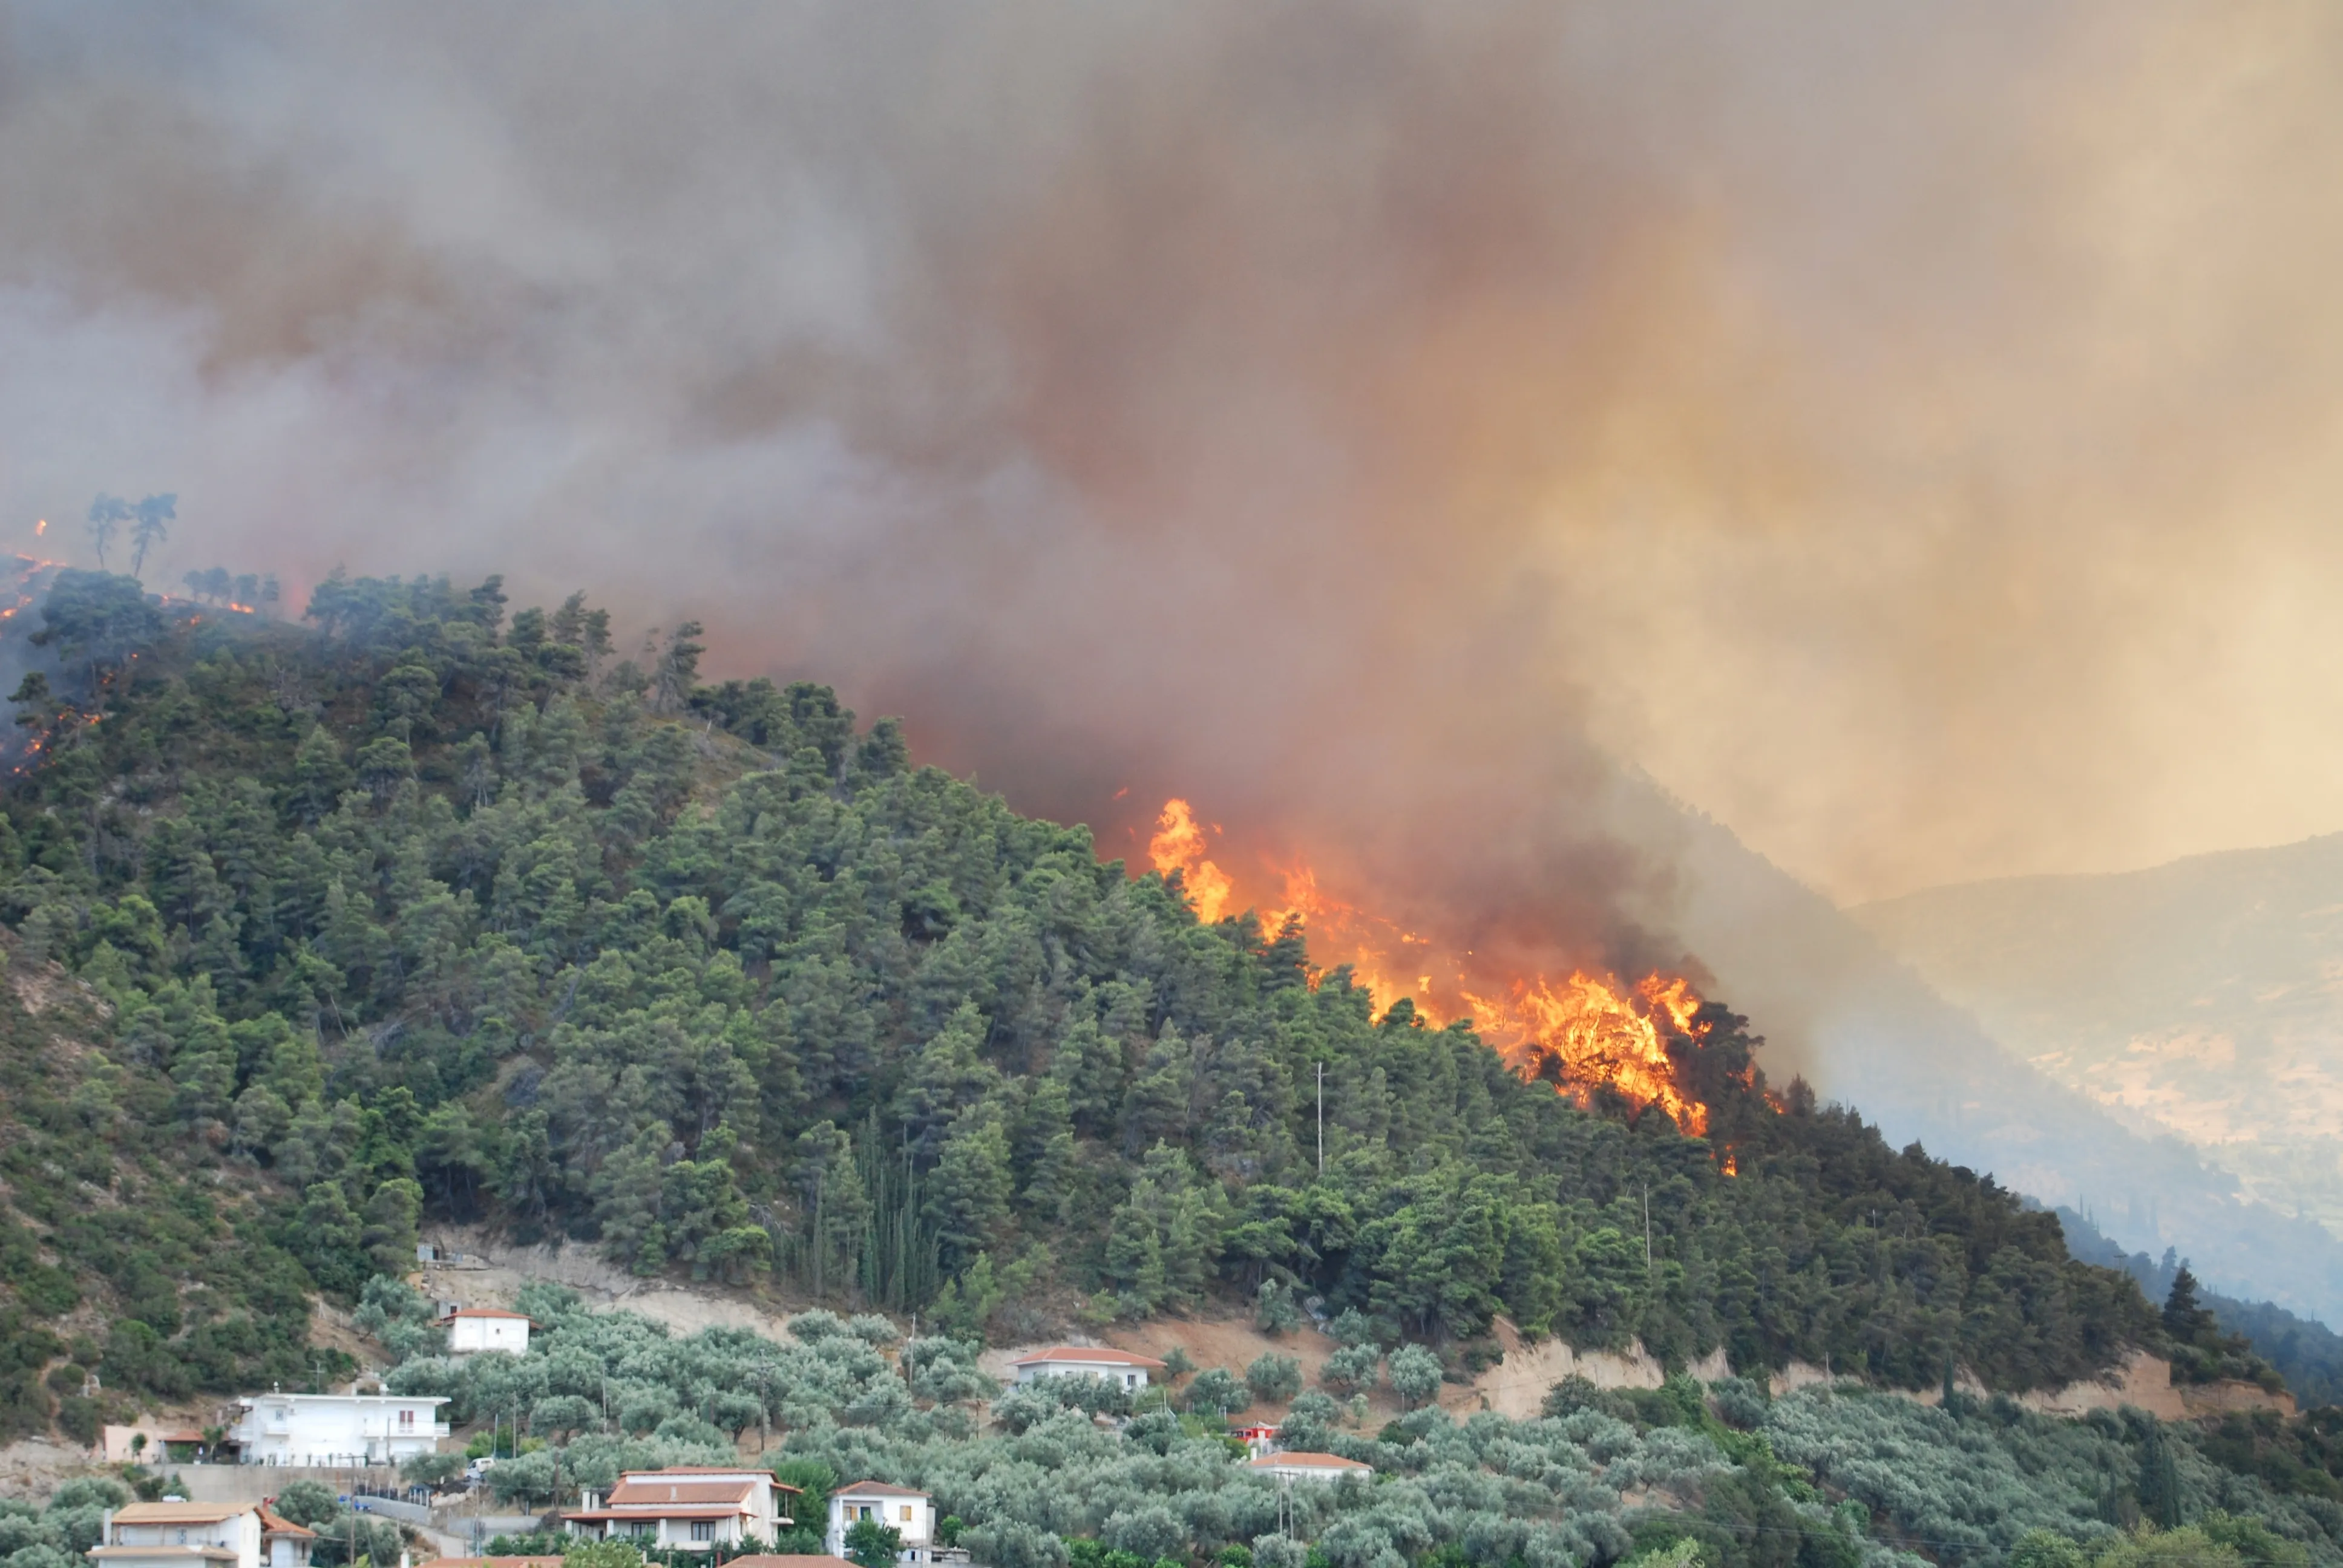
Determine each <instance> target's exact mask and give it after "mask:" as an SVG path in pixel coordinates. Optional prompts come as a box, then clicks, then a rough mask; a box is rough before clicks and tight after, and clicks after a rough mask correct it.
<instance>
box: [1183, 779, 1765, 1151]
mask: <svg viewBox="0 0 2343 1568" xmlns="http://www.w3.org/2000/svg"><path fill="white" fill-rule="evenodd" d="M1216 830H1217V829H1216ZM1147 849H1148V858H1149V859H1150V861H1151V863H1152V864H1153V865H1154V868H1155V869H1156V870H1158V871H1160V872H1161V873H1163V874H1164V875H1165V876H1167V877H1168V876H1170V875H1172V873H1173V872H1177V873H1179V876H1180V879H1181V884H1182V888H1183V889H1184V890H1186V892H1187V895H1188V898H1189V900H1190V902H1191V903H1192V904H1193V905H1194V907H1195V910H1196V913H1197V916H1198V917H1199V918H1200V919H1202V920H1205V921H1207V922H1211V921H1216V920H1221V919H1222V918H1223V917H1224V916H1226V915H1228V914H1231V913H1233V912H1234V911H1235V910H1239V909H1242V908H1243V907H1245V906H1244V905H1243V904H1242V903H1241V902H1240V901H1239V890H1238V887H1237V880H1236V879H1235V878H1234V877H1233V876H1232V875H1231V874H1230V873H1229V872H1228V871H1227V870H1225V869H1222V867H1221V866H1219V865H1218V864H1216V863H1215V862H1214V861H1213V860H1212V855H1211V843H1210V839H1209V838H1208V835H1207V833H1206V831H1205V829H1204V827H1203V825H1202V823H1200V822H1199V821H1198V820H1197V819H1196V814H1195V811H1194V809H1193V808H1192V807H1191V806H1190V805H1189V803H1188V802H1187V801H1185V800H1182V799H1172V800H1168V801H1166V802H1165V803H1164V806H1163V810H1162V813H1161V816H1159V817H1158V818H1157V819H1156V830H1155V834H1154V836H1153V837H1152V838H1151V839H1149V840H1148V845H1147ZM1268 870H1269V873H1270V875H1271V876H1272V878H1273V879H1275V881H1276V882H1277V883H1278V884H1279V896H1278V897H1275V898H1264V899H1262V900H1257V901H1256V902H1255V904H1254V906H1253V907H1255V908H1257V909H1258V910H1259V911H1260V920H1261V924H1262V930H1264V931H1266V932H1269V933H1271V934H1272V935H1273V934H1275V933H1277V932H1278V931H1280V930H1283V929H1284V927H1285V924H1286V922H1287V921H1289V920H1300V921H1301V922H1302V925H1303V926H1304V927H1305V929H1307V930H1308V931H1309V933H1310V945H1311V950H1312V953H1313V954H1314V955H1316V957H1317V958H1318V960H1319V961H1320V962H1321V963H1322V964H1325V965H1327V966H1328V967H1330V968H1331V967H1333V966H1336V965H1342V964H1347V965H1348V966H1349V967H1350V969H1351V971H1352V974H1353V978H1354V979H1355V980H1357V982H1358V983H1360V984H1362V985H1364V986H1366V987H1367V988H1368V989H1369V990H1371V991H1373V993H1374V995H1375V997H1376V999H1377V1000H1379V1001H1381V1002H1382V1003H1383V1006H1384V1008H1385V1009H1386V1010H1388V1009H1389V1008H1390V1007H1391V1006H1392V1005H1393V1004H1394V1003H1395V1002H1396V1001H1397V1000H1399V999H1401V998H1403V997H1404V998H1406V999H1407V1000H1408V1001H1409V1002H1410V1003H1411V1005H1413V1008H1414V1010H1415V1011H1416V1012H1417V1013H1418V1014H1420V1015H1422V1016H1423V1017H1424V1018H1426V1019H1427V1020H1430V1021H1431V1022H1432V1023H1433V1025H1435V1026H1437V1025H1442V1024H1445V1023H1448V1022H1451V1021H1453V1020H1458V1019H1469V1020H1471V1022H1472V1024H1473V1029H1474V1030H1476V1031H1477V1032H1478V1033H1479V1034H1480V1035H1481V1037H1482V1038H1483V1040H1487V1041H1488V1042H1489V1043H1490V1044H1491V1045H1493V1046H1494V1047H1495V1048H1496V1049H1497V1050H1499V1051H1500V1052H1501V1053H1503V1056H1504V1057H1505V1059H1506V1060H1508V1061H1509V1062H1511V1063H1512V1064H1513V1068H1514V1070H1517V1071H1519V1072H1520V1073H1521V1074H1522V1075H1523V1077H1525V1078H1544V1079H1547V1080H1550V1081H1553V1082H1554V1083H1555V1085H1556V1087H1557V1088H1559V1089H1560V1090H1561V1091H1562V1092H1563V1093H1564V1094H1567V1095H1570V1096H1572V1097H1573V1098H1574V1099H1577V1100H1578V1101H1581V1102H1582V1103H1584V1102H1585V1101H1586V1100H1587V1099H1588V1098H1589V1097H1590V1095H1591V1094H1592V1092H1593V1091H1594V1089H1596V1088H1597V1087H1598V1086H1607V1087H1608V1088H1610V1089H1611V1090H1613V1091H1616V1092H1617V1093H1618V1094H1620V1095H1621V1096H1623V1097H1624V1098H1625V1099H1626V1100H1627V1101H1628V1102H1629V1103H1630V1104H1632V1105H1634V1107H1636V1108H1637V1109H1638V1110H1641V1109H1642V1108H1644V1107H1645V1106H1651V1105H1657V1106H1658V1107H1660V1108H1661V1109H1662V1110H1664V1111H1666V1112H1667V1113H1668V1116H1669V1118H1670V1119H1671V1120H1672V1121H1674V1122H1675V1124H1676V1125H1677V1126H1678V1127H1680V1128H1682V1129H1683V1130H1684V1131H1685V1132H1687V1133H1691V1134H1693V1135H1694V1136H1699V1135H1702V1134H1704V1133H1705V1132H1706V1131H1708V1108H1707V1107H1706V1106H1704V1105H1703V1104H1702V1103H1701V1102H1700V1101H1697V1100H1695V1099H1694V1098H1692V1097H1691V1096H1689V1095H1687V1094H1686V1093H1685V1092H1684V1091H1683V1089H1682V1088H1681V1087H1680V1086H1679V1084H1678V1082H1677V1076H1676V1064H1675V1061H1674V1059H1673V1058H1672V1057H1671V1056H1670V1054H1669V1050H1668V1042H1669V1040H1671V1039H1674V1038H1689V1039H1691V1040H1699V1039H1700V1038H1702V1036H1703V1035H1704V1034H1705V1032H1706V1030H1707V1027H1708V1026H1707V1025H1706V1024H1705V1023H1704V1022H1703V1021H1702V1020H1700V1018H1699V1016H1698V1015H1699V1012H1700V1009H1701V999H1700V997H1699V995H1698V994H1697V993H1696V992H1694V990H1693V988H1692V986H1691V984H1690V983H1689V982H1687V981H1685V980H1682V979H1669V978H1665V977H1663V976H1661V975H1658V974H1652V975H1649V976H1646V977H1645V978H1644V980H1642V981H1640V982H1638V983H1634V984H1629V983H1627V982H1624V981H1623V980H1620V979H1619V977H1617V976H1615V975H1593V974H1588V973H1586V972H1585V971H1584V970H1573V971H1572V972H1571V973H1570V974H1569V975H1568V976H1567V977H1566V978H1564V979H1560V980H1556V979H1553V978H1551V977H1549V976H1546V975H1544V974H1537V973H1527V974H1513V973H1506V972H1503V970H1501V969H1500V968H1499V967H1498V966H1496V965H1493V964H1492V963H1491V962H1490V961H1489V960H1485V959H1483V958H1482V957H1481V956H1480V955H1477V954H1475V953H1474V952H1473V951H1472V950H1469V949H1466V950H1461V951H1460V950H1443V949H1442V948H1441V947H1440V945H1439V944H1437V943H1435V942H1433V940H1430V939H1428V938H1426V937H1423V936H1422V935H1419V934H1417V933H1416V932H1413V931H1410V930H1403V929H1402V927H1401V926H1400V925H1399V924H1398V923H1397V922H1395V921H1393V920H1389V919H1387V918H1385V917H1384V916H1382V915H1379V914H1376V913H1374V912H1373V911H1371V910H1363V909H1361V908H1359V907H1357V906H1356V905H1353V904H1347V903H1344V902H1342V900H1338V899H1335V898H1333V897H1332V896H1331V895H1329V894H1328V893H1326V892H1325V891H1324V890H1322V889H1321V888H1320V887H1319V885H1318V878H1317V874H1316V872H1315V871H1313V870H1312V869H1311V867H1310V866H1309V865H1308V864H1306V863H1304V862H1301V861H1296V862H1293V863H1292V864H1290V865H1284V866H1271V867H1269V868H1268ZM1313 983H1314V982H1313ZM1728 1160H1729V1156H1728Z"/></svg>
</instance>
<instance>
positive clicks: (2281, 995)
mask: <svg viewBox="0 0 2343 1568" xmlns="http://www.w3.org/2000/svg"><path fill="white" fill-rule="evenodd" d="M1849 912H1850V913H1851V914H1852V915H1853V916H1854V917H1855V920H1858V921H1860V922H1861V923H1862V924H1863V925H1864V927H1865V929H1866V930H1870V931H1871V932H1873V933H1874V934H1875V936H1877V937H1878V939H1879V940H1880V941H1881V942H1882V943H1883V944H1885V946H1886V947H1887V948H1888V949H1889V950H1891V951H1893V952H1895V953H1896V954H1897V955H1898V956H1899V957H1901V958H1902V959H1904V960H1906V962H1908V963H1910V964H1911V965H1912V966H1913V968H1914V969H1915V970H1917V971H1918V972H1919V973H1920V974H1921V975H1923V976H1925V977H1926V979H1927V980H1928V982H1929V983H1930V984H1932V985H1934V986H1935V987H1936V989H1937V990H1939V991H1941V992H1943V993H1944V994H1945V995H1946V997H1947V998H1949V999H1950V1000H1954V1001H1955V1002H1956V1003H1958V1004H1959V1005H1961V1006H1963V1007H1965V1008H1967V1009H1969V1010H1971V1011H1973V1012H1974V1013H1975V1014H1976V1017H1977V1019H1978V1020H1979V1021H1980V1022H1981V1023H1982V1024H1983V1025H1984V1027H1985V1028H1986V1030H1988V1031H1989V1032H1990V1033H1991V1034H1993V1036H1994V1037H1995V1038H1996V1039H1997V1040H2000V1041H2001V1042H2002V1043H2003V1044H2004V1045H2006V1047H2008V1049H2009V1050H2011V1051H2013V1052H2014V1053H2016V1055H2018V1056H2020V1057H2023V1058H2024V1059H2026V1060H2027V1061H2029V1062H2031V1063H2033V1064H2034V1065H2036V1067H2038V1068H2040V1069H2041V1070H2043V1071H2044V1072H2045V1073H2046V1074H2048V1075H2049V1076H2050V1077H2052V1078H2054V1079H2056V1080H2057V1081H2059V1082H2061V1083H2064V1084H2066V1085H2067V1086H2069V1087H2071V1088H2074V1089H2077V1090H2079V1091H2082V1092H2084V1093H2086V1094H2088V1095H2090V1096H2091V1097H2092V1098H2093V1099H2094V1100H2096V1101H2098V1103H2100V1104H2102V1105H2104V1106H2106V1107H2107V1109H2108V1111H2110V1112H2111V1113H2112V1114H2114V1115H2115V1116H2117V1117H2118V1118H2119V1119H2121V1120H2122V1121H2125V1123H2126V1124H2127V1125H2129V1126H2131V1127H2133V1128H2135V1129H2137V1130H2139V1131H2146V1132H2150V1133H2162V1134H2168V1135H2170V1136H2172V1137H2175V1138H2178V1139H2180V1140H2183V1141H2186V1142H2187V1143H2188V1144H2189V1145H2190V1146H2191V1147H2193V1148H2195V1149H2197V1150H2198V1151H2201V1152H2202V1153H2203V1155H2204V1156H2205V1158H2206V1159H2207V1160H2208V1161H2211V1162H2213V1163H2215V1164H2217V1165H2218V1166H2220V1167H2222V1168H2224V1169H2227V1170H2230V1171H2236V1172H2237V1175H2238V1177H2239V1179H2240V1181H2241V1184H2242V1187H2243V1190H2244V1191H2246V1192H2247V1194H2249V1195H2251V1196H2253V1197H2256V1198H2258V1199H2259V1200H2261V1201H2264V1202H2267V1203H2269V1204H2271V1205H2273V1206H2275V1207H2278V1208H2281V1209H2286V1210H2288V1211H2296V1212H2298V1213H2300V1214H2301V1215H2303V1216H2305V1217H2307V1218H2309V1219H2312V1220H2316V1221H2318V1222H2320V1223H2321V1224H2322V1225H2323V1226H2325V1227H2326V1228H2327V1229H2328V1231H2336V1232H2343V834H2336V835H2329V836H2327V837H2323V838H2318V839H2307V840H2304V841H2303V842H2300V843H2297V844H2288V845H2280V846H2277V847H2273V848H2268V849H2238V850H2230V851H2225V852H2222V853H2218V854H2211V855H2198V856H2194V857H2191V858H2189V859H2183V860H2176V861H2173V862H2171V863H2170V864H2168V865H2164V866H2157V867H2154V868H2151V869H2147V870H2141V871H2131V872H2125V873H2120V874H2115V875H2107V876H2068V877H2027V878H2016V879H2005V880H1999V881H1991V882H1977V883H1969V884H1964V885H1959V886H1955V887H1947V888H1936V889H1930V890H1925V891H1922V892H1917V893H1913V894H1909V895H1906V896H1905V897H1903V898H1899V899H1894V900H1885V901H1882V902H1879V903H1875V904H1869V905H1865V906H1863V907H1861V908H1859V909H1856V910H1851V911H1849ZM2087 1196H2088V1197H2089V1198H2091V1199H2093V1200H2095V1201H2099V1202H2100V1204H2101V1206H2102V1207H2104V1206H2105V1203H2106V1201H2107V1200H2108V1199H2111V1198H2113V1197H2114V1196H2115V1194H2113V1193H2111V1192H2092V1193H2088V1194H2087ZM2183 1250H2184V1251H2186V1250H2187V1249H2186V1248H2184V1249H2183Z"/></svg>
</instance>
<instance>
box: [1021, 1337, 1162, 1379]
mask: <svg viewBox="0 0 2343 1568" xmlns="http://www.w3.org/2000/svg"><path fill="white" fill-rule="evenodd" d="M1009 1364H1010V1365H1011V1366H1012V1367H1015V1368H1016V1369H1017V1381H1018V1382H1034V1381H1035V1380H1036V1379H1039V1378H1045V1377H1094V1378H1100V1379H1102V1380H1104V1381H1105V1382H1111V1383H1112V1384H1114V1385H1115V1386H1116V1387H1118V1388H1127V1389H1142V1388H1145V1387H1146V1386H1147V1385H1148V1383H1149V1382H1150V1381H1151V1379H1152V1377H1153V1374H1155V1373H1157V1372H1161V1371H1162V1370H1163V1363H1162V1362H1159V1361H1157V1360H1156V1359H1155V1358H1154V1357H1152V1356H1141V1355H1133V1354H1132V1353H1131V1352H1129V1351H1119V1350H1115V1349H1113V1348H1112V1347H1111V1346H1108V1345H1051V1347H1050V1348H1049V1349H1048V1350H1045V1351H1036V1352H1033V1353H1032V1354H1031V1355H1030V1356H1019V1357H1018V1358H1017V1359H1016V1360H1014V1361H1012V1362H1010V1363H1009Z"/></svg>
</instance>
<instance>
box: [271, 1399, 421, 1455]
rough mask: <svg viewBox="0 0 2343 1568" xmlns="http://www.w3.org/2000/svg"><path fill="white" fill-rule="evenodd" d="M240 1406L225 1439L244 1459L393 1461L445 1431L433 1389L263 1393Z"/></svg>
mask: <svg viewBox="0 0 2343 1568" xmlns="http://www.w3.org/2000/svg"><path fill="white" fill-rule="evenodd" d="M236 1403H237V1404H239V1405H241V1406H242V1407H243V1409H244V1414H243V1415H242V1416H241V1417H240V1418H238V1420H237V1421H236V1425H235V1426H234V1427H232V1428H230V1429H229V1432H228V1441H229V1442H232V1443H234V1444H236V1456H237V1458H238V1460H239V1461H240V1462H242V1463H245V1464H317V1465H358V1464H397V1463H398V1462H400V1461H401V1460H405V1459H410V1458H412V1457H414V1456H415V1455H416V1454H418V1453H430V1452H434V1451H435V1450H437V1447H438V1446H439V1440H440V1439H441V1438H443V1437H445V1436H447V1422H444V1421H441V1420H440V1419H439V1407H440V1406H441V1405H443V1404H446V1403H447V1401H446V1400H445V1399H442V1398H440V1397H438V1396H437V1395H431V1394H396V1393H261V1394H246V1395H245V1396H244V1397H242V1398H240V1399H238V1400H237V1401H236Z"/></svg>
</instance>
